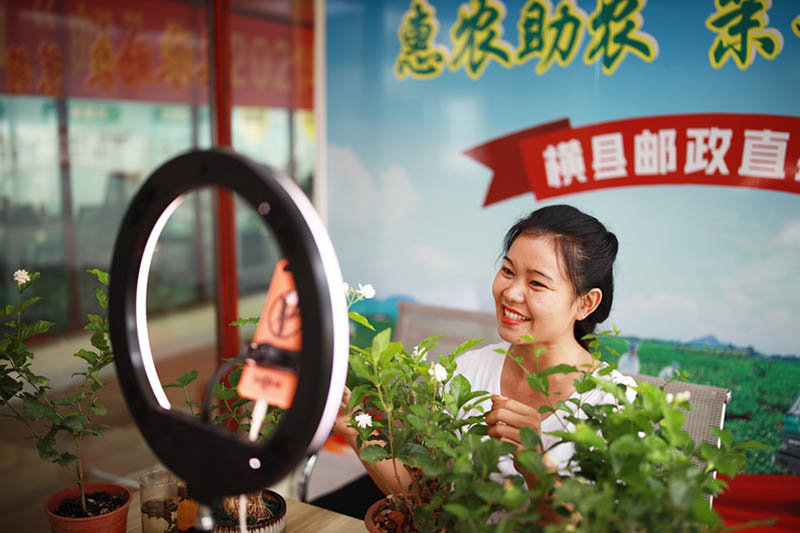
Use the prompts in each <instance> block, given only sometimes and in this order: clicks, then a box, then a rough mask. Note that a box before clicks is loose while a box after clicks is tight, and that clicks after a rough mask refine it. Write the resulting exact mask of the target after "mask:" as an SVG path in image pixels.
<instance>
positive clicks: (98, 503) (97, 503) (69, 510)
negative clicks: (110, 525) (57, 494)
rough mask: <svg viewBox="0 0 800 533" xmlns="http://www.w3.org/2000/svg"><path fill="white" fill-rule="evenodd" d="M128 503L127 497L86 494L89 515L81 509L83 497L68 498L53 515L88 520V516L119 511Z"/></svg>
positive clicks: (98, 493) (104, 493)
mask: <svg viewBox="0 0 800 533" xmlns="http://www.w3.org/2000/svg"><path fill="white" fill-rule="evenodd" d="M126 501H128V499H127V497H125V496H114V495H113V494H109V493H107V492H92V493H88V494H86V510H87V511H89V514H88V515H87V514H84V512H83V509H82V508H81V497H80V496H76V497H75V498H67V499H65V500H64V501H62V502H61V503H60V504H59V506H58V507H56V509H55V510H54V511H53V514H57V515H58V516H63V517H66V518H86V517H87V516H97V515H101V514H106V513H110V512H111V511H114V510H116V509H119V508H120V507H122V506H123V505H125V502H126Z"/></svg>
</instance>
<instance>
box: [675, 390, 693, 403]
mask: <svg viewBox="0 0 800 533" xmlns="http://www.w3.org/2000/svg"><path fill="white" fill-rule="evenodd" d="M691 396H692V393H691V392H689V391H688V390H685V391H683V392H679V393H678V394H676V395H675V403H683V402H688V401H689V398H690V397H691Z"/></svg>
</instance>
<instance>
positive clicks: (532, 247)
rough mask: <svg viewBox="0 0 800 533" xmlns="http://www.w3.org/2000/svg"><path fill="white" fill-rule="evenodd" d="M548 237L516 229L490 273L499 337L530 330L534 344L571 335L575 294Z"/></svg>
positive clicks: (510, 338) (515, 340)
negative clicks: (517, 232) (517, 233)
mask: <svg viewBox="0 0 800 533" xmlns="http://www.w3.org/2000/svg"><path fill="white" fill-rule="evenodd" d="M562 263H563V262H562V261H561V260H560V257H559V254H558V252H557V251H556V247H555V242H554V241H553V239H552V238H549V237H532V236H529V235H520V236H519V237H517V239H516V240H515V241H514V243H513V244H512V245H511V248H510V249H509V251H508V254H507V255H506V256H505V257H504V258H503V264H502V266H501V267H500V270H499V271H498V272H497V275H496V276H495V278H494V283H493V285H492V294H493V295H494V301H495V308H496V313H497V329H498V332H499V333H500V337H501V338H502V339H503V340H505V341H507V342H510V343H511V344H530V342H529V341H524V340H521V337H523V336H525V335H529V336H531V337H532V338H533V339H534V340H535V341H536V345H537V346H542V345H543V346H547V345H552V344H557V343H559V342H563V341H565V340H570V339H573V338H574V334H573V327H574V323H575V320H576V319H580V318H582V317H579V316H578V314H579V309H578V298H576V297H575V290H574V289H573V287H572V282H571V281H570V279H569V277H568V276H567V272H566V269H565V267H564V266H563V264H562Z"/></svg>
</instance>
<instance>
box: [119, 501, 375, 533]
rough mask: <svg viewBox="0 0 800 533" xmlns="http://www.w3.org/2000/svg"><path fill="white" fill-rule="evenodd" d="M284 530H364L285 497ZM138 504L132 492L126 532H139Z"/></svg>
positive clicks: (348, 518) (360, 524)
mask: <svg viewBox="0 0 800 533" xmlns="http://www.w3.org/2000/svg"><path fill="white" fill-rule="evenodd" d="M286 505H287V507H288V509H287V510H286V532H287V533H305V532H309V533H311V532H314V533H316V532H317V531H319V532H322V533H352V532H358V531H366V528H365V527H364V521H363V520H358V519H356V518H353V517H351V516H347V515H343V514H339V513H334V512H333V511H328V510H327V509H323V508H321V507H314V506H313V505H309V504H307V503H303V502H298V501H297V500H292V499H289V498H286ZM139 507H140V504H139V492H138V491H136V492H134V493H133V500H132V501H131V506H130V507H129V508H128V533H141V531H142V512H141V510H140V508H139Z"/></svg>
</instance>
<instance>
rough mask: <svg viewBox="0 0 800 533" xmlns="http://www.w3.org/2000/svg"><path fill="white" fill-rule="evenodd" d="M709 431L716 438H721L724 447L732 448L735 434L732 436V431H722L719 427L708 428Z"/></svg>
mask: <svg viewBox="0 0 800 533" xmlns="http://www.w3.org/2000/svg"><path fill="white" fill-rule="evenodd" d="M708 430H709V431H710V432H711V434H712V435H714V436H715V437H719V439H720V440H721V441H722V444H723V446H725V447H726V448H730V447H731V444H732V443H733V434H731V432H730V430H727V429H720V428H718V427H710V428H708Z"/></svg>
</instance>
